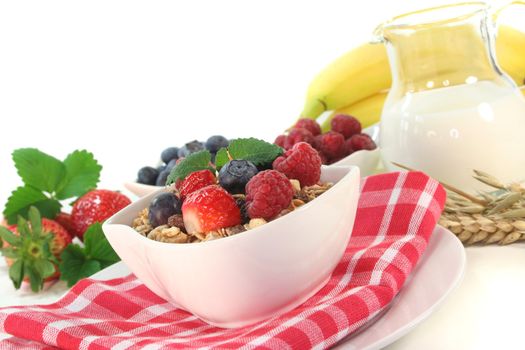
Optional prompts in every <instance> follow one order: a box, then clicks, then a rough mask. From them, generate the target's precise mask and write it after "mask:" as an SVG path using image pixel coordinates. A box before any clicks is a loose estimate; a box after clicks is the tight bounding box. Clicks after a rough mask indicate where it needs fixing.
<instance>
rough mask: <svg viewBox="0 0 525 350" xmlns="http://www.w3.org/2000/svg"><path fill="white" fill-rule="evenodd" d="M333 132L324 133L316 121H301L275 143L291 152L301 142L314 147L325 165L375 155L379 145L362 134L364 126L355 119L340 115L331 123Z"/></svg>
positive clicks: (304, 119) (305, 119)
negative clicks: (361, 153) (359, 155)
mask: <svg viewBox="0 0 525 350" xmlns="http://www.w3.org/2000/svg"><path fill="white" fill-rule="evenodd" d="M330 126H331V129H330V131H328V132H326V133H322V132H321V126H320V125H319V124H318V123H317V122H316V121H315V120H313V119H307V118H302V119H299V120H298V121H297V123H296V124H295V125H294V126H293V127H292V128H291V130H290V131H289V132H288V133H287V134H283V135H279V136H277V138H276V139H275V141H274V143H275V144H276V145H279V146H280V147H283V148H284V149H290V148H292V147H293V146H294V145H295V144H296V143H298V142H306V143H309V144H310V145H312V146H313V147H314V148H315V149H317V151H318V152H319V155H320V157H321V159H322V161H323V164H335V163H337V162H339V161H341V160H342V159H344V158H345V157H348V156H350V155H352V154H354V153H356V152H358V151H362V150H366V151H372V150H375V149H376V148H377V145H376V143H375V142H374V140H373V139H372V137H370V135H368V134H367V133H363V132H362V130H361V123H360V122H359V120H357V119H356V118H354V117H352V116H350V115H346V114H339V115H336V116H334V117H333V118H332V120H331V121H330Z"/></svg>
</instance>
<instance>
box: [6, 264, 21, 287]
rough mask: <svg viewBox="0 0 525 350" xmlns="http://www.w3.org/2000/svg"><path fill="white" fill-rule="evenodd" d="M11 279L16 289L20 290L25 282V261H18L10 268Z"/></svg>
mask: <svg viewBox="0 0 525 350" xmlns="http://www.w3.org/2000/svg"><path fill="white" fill-rule="evenodd" d="M9 278H10V279H11V281H13V285H14V286H15V289H19V288H20V286H21V285H22V281H23V280H24V262H23V260H21V259H20V260H17V261H15V262H14V264H13V265H11V267H10V268H9Z"/></svg>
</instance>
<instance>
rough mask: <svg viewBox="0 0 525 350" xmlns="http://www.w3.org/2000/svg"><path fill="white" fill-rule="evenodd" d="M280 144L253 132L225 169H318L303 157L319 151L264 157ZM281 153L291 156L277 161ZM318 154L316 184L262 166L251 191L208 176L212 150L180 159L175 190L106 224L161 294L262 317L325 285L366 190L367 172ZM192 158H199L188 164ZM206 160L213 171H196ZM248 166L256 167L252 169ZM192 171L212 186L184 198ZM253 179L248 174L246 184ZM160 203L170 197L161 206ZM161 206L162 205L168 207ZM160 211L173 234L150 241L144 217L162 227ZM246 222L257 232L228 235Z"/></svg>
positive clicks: (200, 309) (210, 316) (221, 316)
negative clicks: (234, 189)
mask: <svg viewBox="0 0 525 350" xmlns="http://www.w3.org/2000/svg"><path fill="white" fill-rule="evenodd" d="M248 145H251V146H255V148H257V149H258V150H259V151H253V148H250V147H248ZM301 145H302V144H299V146H297V145H296V147H297V148H299V150H297V149H296V150H295V152H300V153H299V154H300V155H302V152H304V150H301V148H305V149H308V151H309V152H310V151H312V150H313V149H312V148H311V147H310V146H308V147H306V146H301ZM241 146H242V147H241ZM271 146H272V145H269V144H266V145H263V144H261V143H260V142H258V140H254V139H244V141H243V142H235V141H232V143H231V144H230V146H229V147H228V148H227V149H225V150H224V151H221V150H220V151H219V152H217V159H216V164H222V167H224V166H225V164H227V163H229V162H232V161H233V160H247V159H242V158H250V159H251V160H249V161H250V162H252V163H254V165H256V166H257V167H258V168H263V166H262V164H264V163H266V162H267V161H268V160H272V163H273V164H274V167H275V168H279V166H281V167H283V170H284V171H287V170H286V167H284V165H286V164H287V163H289V164H293V163H294V162H295V163H296V164H297V166H298V167H303V168H304V169H306V170H305V171H312V169H313V168H314V167H313V166H312V167H309V165H307V164H304V163H302V162H310V161H311V158H310V157H307V156H304V155H303V156H297V153H295V154H294V152H293V149H292V152H290V153H283V151H282V150H280V151H277V152H275V153H273V155H272V156H270V157H267V158H265V155H268V154H269V153H271V151H269V150H271V149H274V150H276V149H275V148H271ZM258 152H259V153H258ZM254 154H259V155H260V157H257V156H255V157H254V156H253V155H254ZM225 157H226V158H225ZM280 157H282V158H284V159H280V160H279V161H277V159H279V158H280ZM316 157H317V158H315V157H314V158H313V161H314V163H315V164H314V165H315V168H316V169H317V168H319V169H320V171H319V174H318V175H316V174H313V175H312V174H309V176H310V177H311V178H314V176H315V177H317V176H318V177H317V178H316V180H317V181H316V184H314V185H312V186H309V185H301V184H300V181H297V180H296V179H290V178H287V174H286V173H283V172H281V171H280V170H277V169H270V170H259V172H257V174H255V175H253V176H252V177H251V178H250V180H248V182H247V183H246V185H245V188H244V193H242V194H238V193H235V194H232V193H230V192H228V191H227V190H226V189H224V188H222V187H221V186H220V179H219V180H216V181H217V182H216V183H213V184H207V183H206V182H207V181H208V180H210V179H211V178H210V177H209V175H208V174H207V173H205V172H206V171H210V172H211V173H212V174H214V173H213V171H212V170H210V169H208V168H207V167H208V166H209V162H208V163H207V162H206V161H209V158H210V157H209V155H207V156H206V154H205V153H200V154H195V155H194V156H192V157H188V158H187V161H186V162H184V163H182V162H181V163H180V164H179V165H180V166H179V168H178V171H174V172H173V173H172V176H170V179H171V181H173V183H174V187H175V189H174V188H173V186H172V187H166V188H162V189H159V190H158V191H156V192H155V193H151V194H149V195H147V196H145V197H143V198H141V199H139V200H138V201H136V202H135V203H132V204H131V205H129V206H128V207H126V208H125V209H123V210H122V211H121V212H119V213H118V214H116V215H114V216H113V217H112V218H110V219H109V220H107V221H106V222H105V224H104V226H103V229H104V232H105V234H106V236H107V238H108V240H109V242H110V243H111V245H112V246H113V248H114V249H115V251H116V252H117V254H118V255H119V256H120V257H121V259H122V260H123V261H124V262H125V263H126V265H128V267H129V268H130V269H131V271H133V273H134V274H135V275H136V276H137V277H138V278H139V279H141V280H142V281H143V282H144V283H145V284H146V286H148V287H149V288H150V289H151V290H152V291H153V292H155V293H156V294H158V295H159V296H160V297H162V298H164V299H166V300H169V301H170V302H172V303H174V304H175V305H177V306H179V307H181V308H182V309H185V310H187V311H189V312H192V313H193V314H195V315H196V316H197V317H199V318H201V319H203V320H204V321H206V322H208V323H210V324H213V325H216V326H220V327H241V326H245V325H248V324H252V323H255V322H258V321H262V320H264V319H267V318H270V317H272V316H275V315H277V314H280V313H283V312H286V311H288V310H291V309H293V308H295V307H296V306H298V305H300V304H301V303H303V302H304V301H305V300H306V299H308V298H309V297H311V296H312V295H313V294H315V293H316V292H317V291H318V290H319V289H320V288H322V287H323V286H324V284H325V283H326V282H327V281H328V279H329V277H330V274H331V273H332V271H333V269H334V268H335V266H336V264H337V263H338V261H339V260H340V258H341V257H342V255H343V253H344V250H345V249H346V245H347V243H348V240H349V238H350V235H351V231H352V227H353V222H354V218H355V212H356V209H357V199H358V195H359V179H360V177H359V169H358V168H356V167H323V168H322V169H321V167H320V159H318V158H319V157H318V155H317V154H316ZM195 158H199V159H198V161H197V160H195ZM229 158H231V160H230V159H229ZM263 158H264V159H263ZM296 158H299V159H296ZM192 159H193V160H192ZM190 160H191V161H192V163H188V162H189V161H190ZM224 162H226V163H224ZM223 163H224V164H223ZM197 164H200V166H201V167H204V168H205V169H196V168H199V167H197ZM283 164H284V165H283ZM219 167H221V166H220V165H219ZM222 167H221V168H222ZM264 167H265V168H266V167H268V166H264ZM234 168H235V170H236V169H237V168H236V167H234ZM240 168H241V169H246V171H247V172H249V171H250V169H251V167H245V166H240ZM185 169H186V171H184V170H185ZM190 169H193V171H190ZM252 170H253V169H252ZM202 171H204V173H201V174H200V175H193V174H198V173H199V172H202ZM184 173H185V174H184ZM233 173H234V174H235V172H233ZM215 174H217V172H215ZM289 174H291V173H289ZM289 174H288V175H289ZM182 175H185V176H182ZM192 175H193V176H194V177H197V179H193V180H191V182H192V183H200V184H201V185H204V187H201V188H199V189H196V190H194V191H193V192H191V193H189V194H187V196H186V197H185V198H184V199H181V196H180V188H183V182H184V181H187V180H188V179H189V178H190V176H192ZM181 176H182V180H181ZM290 176H291V175H290ZM219 177H220V170H219ZM206 178H207V179H208V180H202V179H206ZM305 179H306V181H308V180H310V181H313V180H311V179H310V178H309V177H306V178H305ZM305 179H303V181H305ZM244 180H245V179H244V178H243V176H239V181H241V182H243V181H244ZM329 183H330V184H334V185H333V186H331V187H330V188H329V189H327V190H324V191H322V192H323V193H322V194H321V195H320V196H318V197H317V194H316V191H318V190H319V188H318V187H314V186H319V187H322V184H329ZM294 184H295V185H294ZM177 187H178V189H177ZM196 187H199V186H196ZM309 187H311V189H310V191H309V192H308V194H309V195H310V200H309V201H305V204H303V205H301V206H299V207H297V208H293V209H294V210H291V211H289V212H285V213H284V214H283V213H282V212H283V210H285V209H289V207H290V204H292V205H293V203H292V202H293V200H294V197H296V196H297V195H296V193H300V192H301V191H304V190H305V188H306V189H308V188H309ZM304 194H306V193H303V195H304ZM242 196H244V198H243V197H242ZM164 197H166V198H164ZM159 201H160V202H162V203H164V204H163V205H160V206H159V205H158V204H159V203H160V202H159ZM181 203H182V204H181ZM152 206H153V207H152ZM286 206H288V207H286ZM160 207H162V208H163V209H162V213H160V214H159V213H157V210H158V209H159V208H160ZM283 208H284V209H283ZM152 210H153V213H152V212H151V211H152ZM145 212H148V214H147V216H144V213H145ZM151 218H155V219H154V220H158V221H156V222H155V225H157V224H160V226H157V228H158V227H161V226H163V225H164V226H165V227H164V228H163V229H166V234H165V235H164V239H155V238H152V237H150V238H148V237H149V236H150V235H151V232H149V233H148V234H144V232H142V234H141V233H140V230H141V229H140V228H139V225H138V224H143V225H142V226H147V225H150V226H153V225H152V223H151V221H149V220H150V219H151ZM263 218H264V219H263ZM146 219H147V220H146ZM243 222H246V223H245V224H244V225H248V227H247V228H248V230H241V231H240V232H231V233H225V232H226V231H227V230H228V229H233V228H235V227H238V226H239V225H243ZM164 223H165V224H164ZM133 226H134V227H135V228H134V227H133ZM181 226H183V227H181ZM142 229H146V230H147V229H148V228H147V227H142ZM170 229H171V233H170V232H168V230H170ZM245 229H246V227H245ZM153 230H154V229H153ZM137 231H139V232H137ZM181 234H184V236H182V235H181ZM214 236H215V237H214ZM177 237H178V238H177ZM210 237H212V238H210ZM170 239H174V240H173V241H170ZM188 243H190V244H188Z"/></svg>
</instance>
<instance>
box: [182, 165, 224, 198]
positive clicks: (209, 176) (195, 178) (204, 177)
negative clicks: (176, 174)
mask: <svg viewBox="0 0 525 350" xmlns="http://www.w3.org/2000/svg"><path fill="white" fill-rule="evenodd" d="M216 183H217V178H216V177H215V175H214V174H213V173H212V172H211V171H209V170H200V171H195V172H193V173H191V174H189V175H188V176H186V178H185V179H184V180H181V181H178V182H177V185H176V187H177V189H178V190H179V193H180V199H182V200H184V199H186V197H187V196H188V195H189V194H190V193H193V192H195V191H197V190H200V189H201V188H203V187H206V186H209V185H215V184H216Z"/></svg>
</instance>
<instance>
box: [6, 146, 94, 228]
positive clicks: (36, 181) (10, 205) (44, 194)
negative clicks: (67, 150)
mask: <svg viewBox="0 0 525 350" xmlns="http://www.w3.org/2000/svg"><path fill="white" fill-rule="evenodd" d="M12 158H13V161H14V163H15V167H16V169H17V172H18V175H20V177H21V178H22V181H23V182H24V185H23V186H20V187H18V188H17V189H15V190H14V191H13V192H12V193H11V196H10V197H9V198H8V200H7V203H6V205H5V208H4V211H3V214H4V216H5V217H6V219H7V222H8V223H9V224H14V223H15V222H16V220H17V217H18V216H19V215H20V216H22V217H24V218H27V217H28V211H29V208H30V207H31V206H34V207H36V208H37V209H38V210H39V212H40V214H41V215H42V216H43V217H47V218H51V219H53V218H54V217H55V216H56V215H57V214H58V213H59V212H60V209H61V207H62V204H61V203H60V201H61V200H65V199H69V198H73V197H79V196H82V195H83V194H85V193H86V192H88V191H90V190H92V189H94V188H96V186H97V183H98V181H99V178H100V171H101V170H102V166H101V165H100V164H98V162H97V161H96V160H95V158H94V157H93V154H92V153H90V152H88V151H86V150H77V151H74V152H72V153H71V154H69V155H68V156H67V157H66V159H64V161H60V160H58V159H56V158H55V157H52V156H50V155H48V154H46V153H44V152H42V151H39V150H38V149H36V148H21V149H17V150H15V151H14V152H13V153H12Z"/></svg>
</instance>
